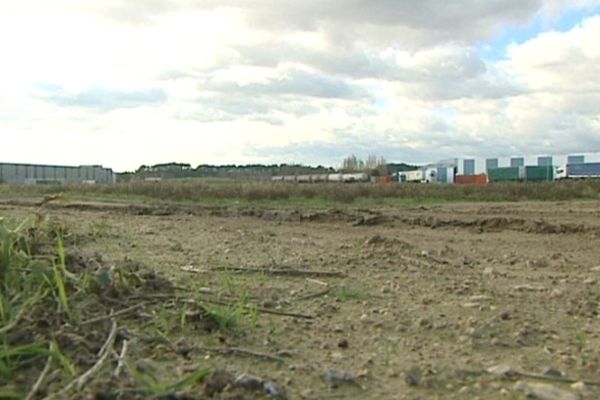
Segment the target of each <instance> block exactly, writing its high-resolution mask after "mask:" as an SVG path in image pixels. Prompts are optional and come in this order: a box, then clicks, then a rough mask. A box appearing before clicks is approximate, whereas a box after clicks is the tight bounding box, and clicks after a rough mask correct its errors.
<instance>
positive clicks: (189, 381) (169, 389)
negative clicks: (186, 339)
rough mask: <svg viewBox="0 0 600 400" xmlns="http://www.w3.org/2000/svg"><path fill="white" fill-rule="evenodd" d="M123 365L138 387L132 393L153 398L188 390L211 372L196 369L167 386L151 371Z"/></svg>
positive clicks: (209, 370)
mask: <svg viewBox="0 0 600 400" xmlns="http://www.w3.org/2000/svg"><path fill="white" fill-rule="evenodd" d="M124 364H125V366H126V368H127V370H128V371H129V374H130V375H131V376H132V377H133V379H134V380H135V381H136V384H137V385H138V388H136V389H134V390H133V391H134V392H137V393H139V394H144V395H146V396H151V397H153V398H156V397H161V396H165V395H167V394H169V393H173V392H178V391H183V390H185V389H188V388H189V387H190V386H192V385H194V384H196V383H198V382H201V381H203V380H204V379H205V378H206V377H207V376H208V375H209V374H210V373H211V372H212V370H211V369H210V368H198V369H196V370H195V371H194V372H192V373H190V374H188V375H186V376H184V377H183V378H182V379H180V380H178V381H177V382H175V383H171V384H168V383H162V382H160V380H159V379H158V378H156V376H155V375H154V374H153V373H152V372H151V371H147V370H144V371H141V370H139V369H137V368H132V367H131V366H130V365H129V363H127V362H125V363H124Z"/></svg>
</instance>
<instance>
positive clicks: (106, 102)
mask: <svg viewBox="0 0 600 400" xmlns="http://www.w3.org/2000/svg"><path fill="white" fill-rule="evenodd" d="M36 89H37V91H38V93H37V94H36V97H37V98H39V99H42V100H45V101H48V102H50V103H54V104H56V105H59V106H68V107H84V108H91V109H95V110H99V111H111V110H114V109H119V108H134V107H139V106H144V105H156V104H162V103H164V102H165V101H166V100H167V93H166V92H165V91H164V90H162V89H156V88H153V89H146V90H133V91H127V90H123V91H120V90H110V89H106V88H102V87H92V88H89V89H86V90H84V91H81V92H76V93H71V92H68V91H66V90H65V89H64V88H62V87H60V86H56V85H49V84H39V85H37V88H36Z"/></svg>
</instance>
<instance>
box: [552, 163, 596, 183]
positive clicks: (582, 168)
mask: <svg viewBox="0 0 600 400" xmlns="http://www.w3.org/2000/svg"><path fill="white" fill-rule="evenodd" d="M555 175H556V179H578V178H600V162H591V163H581V164H565V165H561V166H560V167H557V168H556V174H555Z"/></svg>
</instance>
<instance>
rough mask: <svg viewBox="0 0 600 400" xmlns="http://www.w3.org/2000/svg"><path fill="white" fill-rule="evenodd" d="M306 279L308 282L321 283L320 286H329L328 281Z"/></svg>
mask: <svg viewBox="0 0 600 400" xmlns="http://www.w3.org/2000/svg"><path fill="white" fill-rule="evenodd" d="M306 280H307V281H308V282H312V283H316V284H317V285H321V286H329V283H327V282H323V281H320V280H318V279H313V278H306Z"/></svg>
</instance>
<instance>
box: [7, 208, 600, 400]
mask: <svg viewBox="0 0 600 400" xmlns="http://www.w3.org/2000/svg"><path fill="white" fill-rule="evenodd" d="M34 210H35V208H34V207H33V206H31V205H28V204H27V203H26V202H19V201H12V202H4V203H2V205H0V215H2V216H4V217H10V218H20V217H24V216H26V215H29V214H31V213H32V212H33V211H34ZM45 212H46V213H48V214H49V215H51V216H52V217H53V218H56V219H58V220H60V221H62V223H63V224H65V226H66V227H68V230H69V232H70V235H71V236H70V237H69V246H68V248H67V251H68V252H70V259H71V263H70V264H69V265H70V266H69V268H70V269H74V268H86V269H88V270H89V271H90V274H92V275H94V274H96V276H97V275H98V274H99V273H100V271H110V272H111V273H115V276H116V275H117V274H116V272H118V273H119V274H120V276H121V278H120V279H121V280H122V281H124V280H126V279H124V278H122V277H123V276H129V277H133V278H135V277H141V278H140V279H143V280H144V282H145V285H146V286H145V287H144V290H143V291H142V292H136V291H129V292H128V291H119V290H113V291H110V290H101V291H99V292H98V298H99V299H100V300H99V301H100V303H101V304H102V305H103V307H104V308H103V309H102V310H104V311H103V312H104V313H105V314H107V313H111V314H108V315H109V316H112V317H113V320H114V321H115V323H116V324H118V332H119V334H118V335H117V336H116V339H115V340H114V341H113V342H112V344H113V347H114V349H115V351H114V352H113V353H110V355H109V356H108V358H109V359H108V361H107V362H106V363H105V364H103V367H102V368H103V369H102V370H100V371H95V372H94V376H93V377H91V379H90V381H89V383H87V384H86V385H82V386H81V387H80V388H79V389H80V391H79V392H77V391H73V392H71V394H70V396H73V398H100V399H111V398H115V399H117V398H123V399H127V398H148V397H152V396H157V397H160V398H181V399H183V398H189V399H196V398H211V397H212V398H219V399H221V398H222V399H246V398H247V399H255V398H256V399H259V398H275V399H286V398H287V399H332V398H333V399H335V398H340V399H342V398H344V399H345V398H347V399H524V398H527V396H531V397H532V398H540V399H560V400H562V399H598V398H600V386H599V385H600V317H599V312H600V308H599V302H600V286H599V285H600V202H587V201H582V202H562V203H557V202H532V203H525V202H523V203H489V204H484V203H456V204H447V205H442V206H427V207H414V208H404V209H353V208H343V209H328V210H308V209H248V208H219V207H196V206H181V205H179V206H159V205H154V206H148V205H119V204H112V205H110V204H100V203H72V204H63V205H53V206H52V207H49V208H48V209H47V210H46V211H45ZM73 260H76V261H77V262H75V261H73ZM75 264H76V266H73V265H75ZM128 274H129V275H128ZM133 278H132V279H133ZM111 279H113V278H111ZM114 279H116V278H114ZM130 280H131V279H130ZM110 282H112V281H110ZM110 282H109V286H110ZM121 310H124V311H123V312H122V313H120V314H119V312H120V311H121ZM94 315H95V314H94ZM87 318H91V315H82V316H81V319H82V320H85V319H87ZM30 322H31V324H34V325H35V324H36V323H38V322H39V321H35V320H32V321H30ZM85 322H87V323H86V324H85V328H82V329H80V330H79V331H78V332H79V333H78V335H79V336H78V339H73V338H70V341H69V340H68V339H69V338H62V337H57V338H56V340H57V342H58V343H59V344H60V345H61V346H62V348H63V349H64V351H65V354H66V355H67V356H70V357H71V358H73V359H74V361H73V362H74V363H75V364H76V366H77V367H78V368H79V369H78V371H79V373H81V372H83V371H85V370H86V369H87V368H89V366H90V365H92V364H93V363H94V359H95V357H96V354H98V353H97V352H98V347H99V346H101V345H102V343H103V342H104V340H105V337H106V334H107V333H108V331H109V330H110V326H111V322H110V319H109V318H106V319H103V320H99V321H91V322H90V321H85ZM56 334H57V335H58V336H60V335H59V333H56ZM125 340H127V343H128V345H127V350H126V354H125V356H124V357H119V356H118V355H119V353H122V348H123V342H124V341H125ZM86 343H87V344H88V345H87V349H86ZM78 357H79V358H81V360H80V359H79V358H78ZM85 358H87V359H88V360H87V361H86V360H85ZM119 359H121V361H123V359H124V360H126V361H127V362H126V364H127V365H126V367H124V368H123V370H120V371H118V372H119V373H118V374H115V373H114V370H115V369H116V368H118V364H119V363H118V360H119ZM90 360H91V361H90ZM43 366H44V359H41V360H40V362H39V363H36V364H35V365H28V366H25V367H24V368H25V369H24V371H26V372H23V374H22V375H21V377H22V378H21V382H19V379H18V378H15V379H16V382H17V383H16V384H15V385H16V386H18V385H19V384H25V385H26V386H27V380H29V384H28V385H29V386H31V385H32V384H33V381H35V379H36V378H37V377H38V376H39V374H40V371H41V369H42V368H43ZM205 367H207V368H210V371H207V374H208V375H207V376H206V377H204V378H203V379H198V380H197V382H196V381H193V382H192V381H190V382H187V383H189V384H187V383H186V384H185V385H180V386H177V385H169V384H170V383H172V382H178V381H180V380H181V379H182V378H184V377H185V376H187V374H189V373H190V372H192V371H197V370H199V368H205ZM27 371H28V372H27ZM55 375H56V374H55ZM76 375H77V374H76ZM65 382H68V379H67V378H64V377H62V378H61V377H60V376H58V375H56V376H54V377H53V376H52V374H49V375H48V376H47V378H46V379H45V380H44V382H43V384H41V385H40V389H39V391H38V393H37V394H36V395H35V397H33V398H41V397H43V396H44V395H46V394H51V393H55V392H57V391H58V390H60V388H61V387H62V386H64V383H65ZM0 383H2V382H1V381H0ZM13 383H14V382H13ZM5 384H6V385H9V384H8V383H6V382H5ZM11 384H12V383H11ZM0 387H1V386H0ZM161 391H162V392H161ZM77 393H79V394H77ZM151 395H152V396H151ZM161 396H162V397H161ZM544 396H545V397H544Z"/></svg>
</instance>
